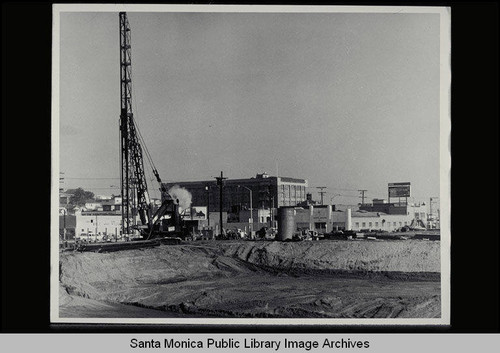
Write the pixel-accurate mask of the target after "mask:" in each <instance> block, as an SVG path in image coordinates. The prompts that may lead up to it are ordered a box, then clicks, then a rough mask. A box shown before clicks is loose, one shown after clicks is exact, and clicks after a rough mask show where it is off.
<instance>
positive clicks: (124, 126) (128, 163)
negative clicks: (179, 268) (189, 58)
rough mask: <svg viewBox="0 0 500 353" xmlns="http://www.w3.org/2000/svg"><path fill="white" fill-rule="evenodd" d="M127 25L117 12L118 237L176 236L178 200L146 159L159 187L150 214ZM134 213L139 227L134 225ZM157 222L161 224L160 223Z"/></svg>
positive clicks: (177, 229) (178, 218)
mask: <svg viewBox="0 0 500 353" xmlns="http://www.w3.org/2000/svg"><path fill="white" fill-rule="evenodd" d="M131 63H132V60H131V47H130V25H129V22H128V18H127V13H126V12H120V96H121V99H120V149H121V152H120V153H121V155H120V163H121V172H120V174H121V196H122V209H121V211H122V234H131V233H132V232H133V230H140V233H141V235H142V236H143V237H146V238H147V239H149V238H150V237H152V236H158V235H159V236H172V235H173V236H176V235H179V234H180V233H181V220H180V217H179V212H178V210H179V201H178V200H175V201H174V200H173V199H172V197H170V195H169V194H168V192H167V190H166V189H165V186H164V185H163V183H162V182H161V178H160V174H159V173H158V171H157V170H156V167H155V166H154V163H153V162H152V159H151V156H150V155H149V152H148V150H147V148H146V146H144V148H145V152H146V156H147V157H148V158H149V162H150V163H151V167H152V168H153V174H154V175H155V177H156V180H157V182H158V183H159V184H160V191H161V193H162V204H161V206H160V207H159V208H158V209H157V210H156V212H154V214H153V205H152V204H151V203H150V199H149V195H148V186H147V183H146V175H145V173H144V162H143V154H142V152H143V150H142V146H141V144H140V142H139V139H141V140H142V142H143V143H144V140H143V139H142V137H141V136H140V133H139V130H138V128H137V127H136V124H135V121H134V115H133V113H132V71H131ZM136 214H138V215H139V218H140V220H141V225H140V226H137V225H135V224H134V220H135V219H136ZM160 221H161V223H160Z"/></svg>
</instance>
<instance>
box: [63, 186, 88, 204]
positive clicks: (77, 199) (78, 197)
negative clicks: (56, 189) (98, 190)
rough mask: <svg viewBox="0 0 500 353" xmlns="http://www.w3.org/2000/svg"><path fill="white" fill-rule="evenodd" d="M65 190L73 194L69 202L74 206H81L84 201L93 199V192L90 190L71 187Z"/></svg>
mask: <svg viewBox="0 0 500 353" xmlns="http://www.w3.org/2000/svg"><path fill="white" fill-rule="evenodd" d="M67 192H68V193H71V194H73V196H71V198H70V200H69V202H70V204H72V205H75V206H83V205H85V203H87V202H89V201H92V200H94V193H93V192H91V191H85V190H83V189H82V188H78V189H71V190H68V191H67Z"/></svg>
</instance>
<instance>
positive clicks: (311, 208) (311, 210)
mask: <svg viewBox="0 0 500 353" xmlns="http://www.w3.org/2000/svg"><path fill="white" fill-rule="evenodd" d="M309 230H314V206H313V205H309Z"/></svg>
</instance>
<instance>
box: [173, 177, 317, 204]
mask: <svg viewBox="0 0 500 353" xmlns="http://www.w3.org/2000/svg"><path fill="white" fill-rule="evenodd" d="M164 185H165V187H166V188H167V190H169V189H170V188H172V187H174V186H176V185H177V186H179V187H181V188H184V189H186V190H188V191H189V192H190V193H191V195H192V199H191V202H192V204H193V205H207V206H208V208H209V210H210V212H212V211H214V212H218V211H219V210H220V201H219V200H220V195H219V187H218V185H217V182H216V181H215V180H206V181H189V182H174V183H165V184H164ZM307 186H308V184H307V180H305V179H297V178H288V177H275V176H269V175H267V174H265V173H264V174H257V176H256V177H254V178H248V179H226V180H224V188H223V205H222V210H223V211H225V212H228V213H239V211H241V210H249V209H250V207H252V208H253V209H269V208H277V207H281V206H295V205H296V204H298V203H300V202H303V201H305V200H306V188H307ZM250 195H251V197H252V202H250Z"/></svg>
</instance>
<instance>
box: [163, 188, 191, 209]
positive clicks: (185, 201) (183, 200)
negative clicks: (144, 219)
mask: <svg viewBox="0 0 500 353" xmlns="http://www.w3.org/2000/svg"><path fill="white" fill-rule="evenodd" d="M168 194H169V195H170V196H171V197H172V198H173V199H174V200H179V208H182V209H183V210H185V209H187V208H189V207H190V206H191V199H192V197H193V196H192V195H191V193H190V192H189V191H187V190H186V189H184V188H181V187H180V186H179V185H174V186H172V187H171V188H170V189H169V190H168Z"/></svg>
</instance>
